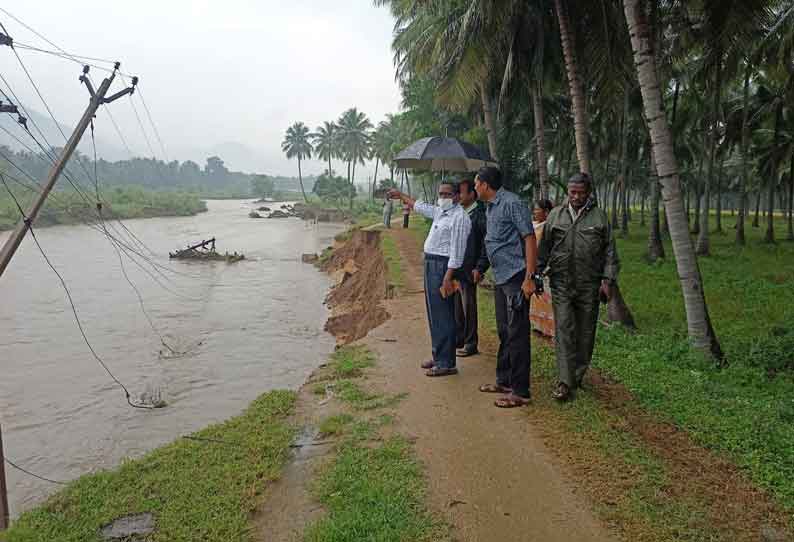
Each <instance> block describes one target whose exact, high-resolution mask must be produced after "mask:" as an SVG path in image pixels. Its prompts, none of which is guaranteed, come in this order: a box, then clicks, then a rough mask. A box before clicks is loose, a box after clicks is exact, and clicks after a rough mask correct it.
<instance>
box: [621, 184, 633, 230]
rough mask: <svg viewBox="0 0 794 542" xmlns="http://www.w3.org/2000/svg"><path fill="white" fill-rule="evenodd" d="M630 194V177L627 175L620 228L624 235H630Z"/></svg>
mask: <svg viewBox="0 0 794 542" xmlns="http://www.w3.org/2000/svg"><path fill="white" fill-rule="evenodd" d="M630 196H631V191H630V190H629V187H628V177H626V180H625V181H624V183H623V213H622V214H621V216H620V230H621V235H623V237H628V236H629V220H631V216H630V215H631V211H630V210H629V207H630V205H629V202H630V200H631V198H630Z"/></svg>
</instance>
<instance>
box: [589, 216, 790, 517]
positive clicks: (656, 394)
mask: <svg viewBox="0 0 794 542" xmlns="http://www.w3.org/2000/svg"><path fill="white" fill-rule="evenodd" d="M723 225H724V227H726V229H727V228H731V226H732V225H733V220H731V219H730V218H729V217H727V216H726V217H724V219H723ZM633 226H634V228H633V230H632V234H631V236H630V237H629V238H628V239H626V240H620V241H619V242H618V245H619V250H620V253H621V254H620V255H621V259H622V262H623V271H622V272H621V279H620V282H621V289H622V290H623V291H624V296H625V298H626V301H627V303H628V304H629V306H630V307H631V308H632V310H633V312H634V316H635V318H636V319H637V323H638V325H639V327H640V333H639V334H636V335H631V334H627V333H625V332H624V331H623V330H621V329H619V328H613V329H601V330H600V331H599V338H598V345H597V347H596V354H595V358H594V363H595V365H596V366H597V367H599V368H601V369H603V370H604V371H605V372H607V373H608V374H610V375H612V376H613V377H615V378H616V379H618V380H619V381H621V382H622V383H623V384H624V385H625V386H626V387H627V388H628V389H629V390H631V391H632V393H633V394H634V395H635V397H637V399H638V400H639V401H640V402H641V403H642V404H643V405H644V406H645V407H647V408H649V409H650V410H652V411H654V412H656V413H658V414H660V415H662V417H664V418H666V419H668V420H670V421H672V422H674V423H676V424H677V425H679V426H681V427H683V428H685V429H686V430H687V431H689V432H690V433H691V434H692V435H693V436H694V438H695V439H696V440H697V441H698V442H699V443H700V444H703V445H705V446H708V447H710V448H713V449H716V450H719V451H720V452H723V453H726V454H728V455H729V456H730V457H731V458H732V459H733V460H734V461H735V462H736V463H738V464H739V465H740V466H741V467H743V468H745V469H746V470H747V472H748V473H749V474H750V475H751V477H752V478H753V479H754V480H755V481H756V482H757V483H759V484H760V485H762V486H764V487H766V488H768V489H770V490H771V491H772V492H773V493H774V494H775V495H776V496H777V497H778V498H779V499H780V501H781V502H783V503H784V504H785V505H786V506H787V507H790V508H794V287H792V286H794V243H791V242H785V241H783V242H780V243H778V244H777V245H764V244H762V243H761V242H760V239H761V237H762V234H763V229H764V228H757V229H756V228H752V227H750V225H749V223H748V225H747V232H746V233H747V236H748V239H747V246H746V247H744V248H739V247H736V246H735V245H734V243H733V230H732V229H728V232H729V233H726V234H712V236H711V243H712V255H711V256H710V257H707V258H701V259H700V267H701V271H702V273H703V277H704V284H705V292H706V299H707V302H708V305H709V311H710V314H711V318H712V322H713V325H714V328H715V330H716V333H717V336H718V337H719V340H720V342H721V344H722V348H723V350H724V351H725V354H726V356H727V360H728V363H729V365H728V367H727V368H724V369H717V368H715V367H714V366H713V365H712V364H711V363H710V362H708V361H706V360H704V359H703V358H702V357H701V356H700V355H699V354H698V353H696V352H693V351H692V350H691V349H690V348H689V347H688V344H687V340H686V318H685V314H684V309H683V301H682V298H681V290H680V286H679V283H678V280H677V275H676V272H675V267H674V261H673V254H672V249H671V247H670V245H669V243H667V244H666V246H665V249H666V251H667V255H668V257H667V261H665V262H664V263H661V264H658V265H649V264H647V263H645V262H644V261H643V255H644V252H645V235H644V233H645V232H644V231H642V230H640V229H639V228H638V227H637V225H636V224H634V225H633ZM777 226H778V230H777V233H778V235H779V236H782V235H785V233H784V232H785V229H784V223H783V221H782V220H779V221H777Z"/></svg>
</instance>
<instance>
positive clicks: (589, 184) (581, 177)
mask: <svg viewBox="0 0 794 542" xmlns="http://www.w3.org/2000/svg"><path fill="white" fill-rule="evenodd" d="M568 184H583V185H585V187H586V188H587V191H588V192H592V191H593V177H591V176H590V175H589V174H588V173H583V172H582V173H577V174H575V175H573V176H572V177H571V178H570V179H568Z"/></svg>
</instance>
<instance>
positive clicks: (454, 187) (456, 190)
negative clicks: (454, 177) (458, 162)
mask: <svg viewBox="0 0 794 542" xmlns="http://www.w3.org/2000/svg"><path fill="white" fill-rule="evenodd" d="M442 184H446V185H448V186H451V187H452V193H453V194H460V183H456V182H455V181H441V182H440V183H438V186H439V188H440V187H441V185H442Z"/></svg>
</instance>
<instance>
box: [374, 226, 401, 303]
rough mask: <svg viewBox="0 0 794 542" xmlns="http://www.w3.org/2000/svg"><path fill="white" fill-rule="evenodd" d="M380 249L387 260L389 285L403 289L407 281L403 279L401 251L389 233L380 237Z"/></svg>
mask: <svg viewBox="0 0 794 542" xmlns="http://www.w3.org/2000/svg"><path fill="white" fill-rule="evenodd" d="M380 249H381V252H383V258H384V259H385V260H386V269H387V271H388V274H389V284H391V285H392V286H394V287H395V288H397V289H401V288H402V287H403V286H404V285H405V281H404V279H403V270H402V262H401V259H400V251H399V250H398V249H397V245H396V244H395V242H394V239H393V238H392V237H391V236H390V235H389V234H388V233H384V234H383V235H381V236H380Z"/></svg>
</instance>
